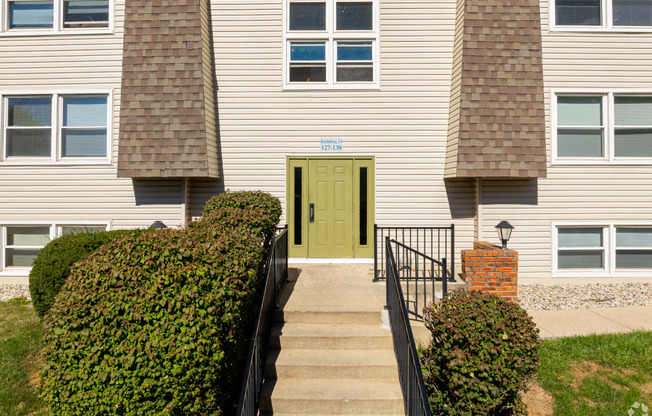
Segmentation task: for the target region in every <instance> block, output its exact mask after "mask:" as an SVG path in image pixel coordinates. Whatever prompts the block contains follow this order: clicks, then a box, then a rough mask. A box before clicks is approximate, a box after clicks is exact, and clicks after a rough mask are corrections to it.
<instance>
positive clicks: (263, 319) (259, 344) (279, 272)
mask: <svg viewBox="0 0 652 416" xmlns="http://www.w3.org/2000/svg"><path fill="white" fill-rule="evenodd" d="M287 277H288V230H287V226H285V228H284V229H283V231H281V233H280V234H277V235H276V236H275V237H274V239H273V240H272V244H271V249H270V251H269V258H268V260H267V268H266V271H265V280H264V282H263V285H264V286H263V287H264V289H263V296H262V299H261V301H260V309H259V311H258V319H257V320H256V325H255V327H254V330H253V334H252V336H251V341H250V343H249V354H248V355H247V365H246V368H245V372H244V377H243V380H242V390H241V392H240V400H239V401H238V412H237V413H236V414H237V415H238V416H245V415H246V416H256V415H257V414H258V399H259V398H260V388H261V386H262V384H263V370H264V369H265V358H266V357H267V344H268V342H269V334H270V330H271V327H272V317H273V313H274V309H276V300H277V299H278V295H279V293H280V292H281V288H282V287H283V284H284V283H285V282H286V281H287Z"/></svg>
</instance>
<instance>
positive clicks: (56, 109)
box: [0, 89, 113, 166]
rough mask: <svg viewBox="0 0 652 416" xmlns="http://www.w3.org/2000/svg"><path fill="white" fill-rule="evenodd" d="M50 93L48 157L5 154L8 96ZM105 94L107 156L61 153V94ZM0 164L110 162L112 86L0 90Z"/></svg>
mask: <svg viewBox="0 0 652 416" xmlns="http://www.w3.org/2000/svg"><path fill="white" fill-rule="evenodd" d="M44 96H50V97H52V117H51V119H52V122H51V124H52V126H51V129H52V132H51V137H50V139H51V147H50V150H51V152H50V153H51V154H50V157H49V158H48V157H31V156H27V157H21V156H11V157H7V148H6V134H5V132H6V127H7V124H8V123H9V118H8V117H9V115H8V109H9V106H8V104H7V103H8V99H9V98H12V97H44ZM66 96H106V156H104V157H102V156H100V157H62V148H61V146H62V137H61V136H62V134H61V132H62V128H63V99H62V98H63V97H66ZM0 114H1V115H2V116H1V117H0V165H19V166H26V165H27V166H34V165H52V164H57V165H110V164H111V160H112V154H111V153H112V148H113V91H112V90H57V91H51V90H37V91H34V90H24V89H23V90H6V91H2V92H0Z"/></svg>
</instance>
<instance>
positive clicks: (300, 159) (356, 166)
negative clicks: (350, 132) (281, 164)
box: [285, 156, 376, 258]
mask: <svg viewBox="0 0 652 416" xmlns="http://www.w3.org/2000/svg"><path fill="white" fill-rule="evenodd" d="M309 160H352V161H353V177H352V180H353V212H352V215H353V258H371V257H373V249H374V241H373V237H374V233H373V230H374V223H375V218H376V169H375V166H376V159H375V157H373V156H287V157H286V185H285V186H286V193H285V195H286V198H285V212H286V216H287V221H286V222H287V224H288V232H289V242H288V243H289V247H288V248H289V253H290V257H302V258H307V257H309V255H310V253H309V252H308V251H309V250H308V209H309V203H310V201H309V195H308V194H309V177H308V162H309ZM294 168H302V169H301V172H302V173H301V176H302V177H301V203H300V204H298V201H297V204H295V199H294V189H292V188H293V186H294V185H295V180H296V178H295V169H294ZM360 168H367V221H366V237H367V241H366V244H361V243H362V242H361V241H360V238H361V234H362V230H363V226H362V224H360V220H361V212H360V196H361V195H360V192H361V189H360V172H361V170H360ZM295 205H296V207H298V206H301V213H300V218H299V221H298V223H300V224H301V230H300V233H299V234H298V235H297V234H296V233H295V228H297V227H296V226H295V219H297V217H296V213H295V211H296V207H295ZM298 239H300V244H296V243H297V242H298V241H299V240H298Z"/></svg>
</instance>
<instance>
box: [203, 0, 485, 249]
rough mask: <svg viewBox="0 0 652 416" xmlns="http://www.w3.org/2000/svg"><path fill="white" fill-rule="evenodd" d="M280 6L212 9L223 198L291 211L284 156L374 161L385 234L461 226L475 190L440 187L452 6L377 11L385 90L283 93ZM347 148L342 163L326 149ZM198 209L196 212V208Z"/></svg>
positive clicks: (225, 4)
mask: <svg viewBox="0 0 652 416" xmlns="http://www.w3.org/2000/svg"><path fill="white" fill-rule="evenodd" d="M282 3H283V2H282V1H276V0H274V1H272V0H252V1H248V2H242V1H239V0H221V1H213V2H212V19H213V32H214V33H213V37H214V43H215V60H216V72H217V81H218V109H219V121H220V140H221V149H222V159H223V168H224V172H223V174H224V188H226V189H232V190H236V189H249V190H254V189H263V190H266V191H269V192H271V193H273V194H274V195H276V196H278V197H279V198H281V200H282V202H283V205H284V207H285V187H286V177H285V175H286V157H287V156H329V155H330V156H334V157H336V156H374V157H375V161H376V168H375V178H376V222H377V223H378V224H379V225H449V224H450V223H452V222H456V223H457V224H458V227H459V228H458V244H460V245H462V244H465V245H469V244H471V236H472V226H473V225H472V214H471V215H470V216H468V217H465V218H460V217H456V218H453V217H454V214H453V213H452V211H459V209H458V208H459V207H457V206H454V205H461V206H464V207H466V206H467V204H468V203H469V202H468V201H469V200H470V201H471V202H470V203H471V204H472V195H473V193H472V188H470V187H468V186H467V187H465V186H458V187H457V189H456V192H454V193H453V194H452V195H451V193H449V192H447V190H446V186H445V184H444V180H443V172H444V160H445V150H446V134H447V126H448V104H449V92H450V78H451V66H452V54H453V37H454V26H455V8H456V2H455V1H454V0H437V1H402V0H401V1H398V0H393V1H392V0H382V1H381V2H380V85H381V87H380V90H371V91H359V90H330V91H329V90H320V91H317V90H315V91H296V90H293V91H283V90H282V74H283V67H282V64H283V52H282V47H283V43H282V42H283V41H282V39H283V30H282V29H283V28H282V13H283V8H282ZM334 137H336V138H341V139H342V140H343V146H344V150H343V152H342V153H324V152H321V149H320V139H323V138H334ZM196 205H199V204H196Z"/></svg>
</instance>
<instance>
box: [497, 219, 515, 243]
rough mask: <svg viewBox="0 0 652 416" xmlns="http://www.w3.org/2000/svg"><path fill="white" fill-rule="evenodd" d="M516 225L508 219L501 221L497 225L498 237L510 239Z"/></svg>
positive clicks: (501, 239)
mask: <svg viewBox="0 0 652 416" xmlns="http://www.w3.org/2000/svg"><path fill="white" fill-rule="evenodd" d="M513 229H514V227H513V226H512V224H510V223H509V222H507V221H501V222H500V223H499V224H498V225H496V231H498V238H499V239H500V241H509V239H510V238H511V236H512V230H513Z"/></svg>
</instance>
